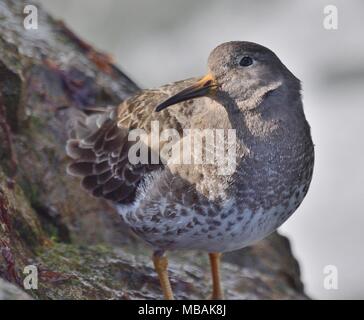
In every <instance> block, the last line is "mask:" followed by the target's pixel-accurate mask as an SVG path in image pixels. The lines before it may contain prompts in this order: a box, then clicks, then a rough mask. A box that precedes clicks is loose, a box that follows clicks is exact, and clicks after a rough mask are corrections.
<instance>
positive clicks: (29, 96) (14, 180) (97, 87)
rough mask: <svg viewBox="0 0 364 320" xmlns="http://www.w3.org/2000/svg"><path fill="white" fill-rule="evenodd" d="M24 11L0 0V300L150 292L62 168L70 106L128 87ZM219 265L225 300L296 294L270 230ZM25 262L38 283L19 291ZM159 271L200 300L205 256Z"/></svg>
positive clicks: (156, 291)
mask: <svg viewBox="0 0 364 320" xmlns="http://www.w3.org/2000/svg"><path fill="white" fill-rule="evenodd" d="M23 8H24V2H22V1H10V0H4V1H2V2H1V3H0V26H1V28H0V141H1V143H0V299H29V298H34V299H160V298H162V296H161V291H160V287H159V282H158V278H157V275H156V274H155V272H154V270H153V268H152V263H151V259H150V255H151V251H150V249H149V248H147V247H146V246H145V245H144V244H143V243H141V242H140V241H139V240H138V239H136V237H135V236H133V235H132V234H131V233H130V232H129V231H128V229H127V228H125V226H123V224H122V222H121V221H120V219H119V217H118V216H117V214H116V212H115V210H114V209H113V208H112V207H111V206H110V204H108V203H107V202H105V201H102V200H100V199H94V198H91V197H90V196H89V195H88V194H86V193H85V192H84V191H83V190H82V189H81V188H80V187H79V182H78V181H76V180H75V179H73V178H70V177H68V176H67V175H66V173H65V167H66V164H67V161H68V160H67V157H66V155H65V151H64V146H65V141H66V137H67V134H66V126H65V123H66V122H67V120H68V118H69V116H70V114H71V110H72V109H74V108H76V109H81V110H82V109H85V108H87V107H93V106H98V107H103V106H107V105H117V104H119V103H120V102H121V101H122V100H124V99H125V98H126V97H128V96H130V95H131V94H133V93H134V92H136V91H137V90H138V87H137V86H136V85H135V84H134V83H133V82H132V81H131V80H130V79H129V78H127V77H126V76H125V75H124V74H123V73H122V72H121V71H120V70H119V69H118V68H117V67H116V66H115V65H114V64H113V62H112V59H111V58H110V57H109V56H108V55H106V54H104V53H101V52H99V51H97V50H95V49H94V48H93V47H91V46H90V45H88V44H87V43H85V42H84V41H82V40H81V39H79V38H78V37H77V36H76V35H74V33H73V32H72V31H71V30H69V29H68V28H67V27H66V26H65V25H64V24H63V23H62V22H60V21H57V20H54V19H53V18H52V17H50V16H49V15H48V14H47V13H46V12H44V11H43V10H42V9H41V8H40V7H39V6H38V17H39V29H38V30H25V29H24V27H23V19H24V15H23ZM223 261H224V262H223V264H222V279H223V284H224V287H225V291H226V292H225V293H226V296H227V298H230V299H306V298H307V297H306V295H305V294H304V291H303V285H302V283H301V281H300V272H299V267H298V264H297V262H296V260H295V259H294V257H293V255H292V252H291V249H290V246H289V242H288V240H287V239H286V238H284V237H282V236H280V235H278V234H277V233H275V234H273V235H271V236H270V237H268V238H267V239H265V240H263V241H260V242H259V243H258V244H256V245H255V246H253V247H251V248H246V249H243V250H239V251H236V252H232V253H229V254H226V255H225V256H224V258H223ZM30 264H31V265H36V266H37V268H38V277H39V283H38V289H37V290H26V291H25V290H23V289H22V288H23V279H24V277H25V274H24V273H23V270H24V267H25V266H26V265H30ZM170 270H171V271H170V275H171V282H172V286H173V289H174V291H175V295H176V298H178V299H205V298H207V297H208V296H209V295H210V281H211V280H210V277H209V265H208V258H207V255H206V254H201V253H200V252H193V251H191V252H179V253H174V252H173V253H170Z"/></svg>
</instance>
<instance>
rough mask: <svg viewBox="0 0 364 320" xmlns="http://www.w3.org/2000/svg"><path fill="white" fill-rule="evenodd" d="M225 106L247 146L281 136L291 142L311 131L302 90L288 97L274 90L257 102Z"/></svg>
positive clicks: (267, 142) (252, 146)
mask: <svg viewBox="0 0 364 320" xmlns="http://www.w3.org/2000/svg"><path fill="white" fill-rule="evenodd" d="M254 103H255V105H254ZM225 108H226V109H227V111H228V117H229V121H230V123H231V126H232V128H233V129H235V130H236V135H237V138H238V139H239V140H240V141H242V143H243V144H244V145H245V146H247V147H248V148H254V147H255V146H259V145H266V144H272V143H273V144H274V143H275V142H277V141H281V140H282V139H284V140H285V141H287V143H289V140H295V139H298V137H299V136H302V135H303V136H306V135H307V131H309V127H308V124H307V121H306V119H305V116H304V113H303V107H302V102H301V97H300V94H299V93H297V94H296V95H293V96H289V97H288V96H284V95H282V94H278V92H277V93H272V94H271V95H269V96H267V97H264V98H263V99H261V100H260V101H258V102H257V101H238V102H235V101H234V102H233V101H231V102H229V105H227V106H226V105H225ZM303 136H302V137H303Z"/></svg>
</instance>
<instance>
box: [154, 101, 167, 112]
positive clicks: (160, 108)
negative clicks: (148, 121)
mask: <svg viewBox="0 0 364 320" xmlns="http://www.w3.org/2000/svg"><path fill="white" fill-rule="evenodd" d="M164 108H165V106H163V103H161V104H159V105H158V106H157V107H156V108H155V109H154V111H156V112H160V111H162V110H163V109H164Z"/></svg>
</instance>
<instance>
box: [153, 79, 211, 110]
mask: <svg viewBox="0 0 364 320" xmlns="http://www.w3.org/2000/svg"><path fill="white" fill-rule="evenodd" d="M216 88H217V82H216V80H215V78H214V77H213V76H212V75H211V74H210V73H208V74H207V75H206V76H204V77H203V78H201V79H200V80H198V81H197V82H196V83H194V84H193V85H191V86H189V87H188V88H186V89H184V90H182V91H180V92H178V93H177V94H175V95H174V96H172V97H170V98H168V99H167V100H165V101H164V102H162V103H161V104H160V105H158V106H157V108H156V109H155V110H156V111H157V112H159V111H162V110H163V109H165V108H167V107H169V106H172V105H174V104H176V103H179V102H182V101H186V100H190V99H195V98H199V97H206V96H208V95H211V94H212V93H213V92H215V90H216Z"/></svg>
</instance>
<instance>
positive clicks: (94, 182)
mask: <svg viewBox="0 0 364 320" xmlns="http://www.w3.org/2000/svg"><path fill="white" fill-rule="evenodd" d="M184 86H188V83H187V84H186V83H185V84H182V83H180V84H173V85H167V86H165V87H161V88H160V89H157V90H146V91H142V92H141V93H139V94H137V95H135V96H133V97H131V98H130V99H128V100H126V101H124V102H123V103H122V104H121V105H120V106H119V107H117V108H114V107H109V108H106V109H105V110H100V109H97V110H95V112H93V113H92V114H91V115H85V114H84V113H81V112H79V113H78V114H77V115H75V116H73V117H72V120H71V125H70V128H71V133H70V139H69V140H68V142H67V146H66V151H67V154H68V156H69V157H70V158H71V159H72V162H71V163H70V164H69V166H68V168H67V171H68V173H69V174H70V175H74V176H79V177H81V178H82V182H81V185H82V186H83V187H84V188H85V189H86V190H88V191H89V192H91V193H92V194H93V195H94V196H96V197H103V198H106V199H108V200H112V201H114V202H117V203H123V204H127V203H131V202H133V200H134V198H135V193H136V189H137V187H138V185H139V183H140V182H141V180H142V179H143V176H144V175H145V174H146V173H147V172H151V171H154V170H157V169H159V168H161V167H162V166H163V165H162V164H161V163H159V164H150V163H151V162H148V164H140V163H139V164H135V165H133V164H131V163H130V162H129V159H128V154H129V150H130V148H131V146H133V145H134V144H135V143H136V141H129V139H128V135H129V133H130V131H131V130H133V129H136V128H138V129H143V130H145V132H146V133H147V134H150V132H151V122H152V121H153V120H158V121H159V126H160V128H159V129H160V130H163V128H165V127H169V128H175V129H177V130H182V127H183V124H184V122H188V116H189V115H188V114H186V115H184V114H183V112H179V111H176V114H178V116H176V115H174V114H172V113H171V111H169V110H165V111H162V112H160V113H157V112H155V111H154V109H155V107H156V106H157V105H158V103H160V102H161V101H163V100H164V99H166V98H168V96H170V95H171V94H173V93H174V92H173V91H175V90H177V91H178V90H180V88H183V87H184ZM171 88H173V89H171ZM187 109H188V108H187ZM148 150H149V156H148V157H149V159H148V160H149V161H150V154H151V150H150V148H149V149H148Z"/></svg>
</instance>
